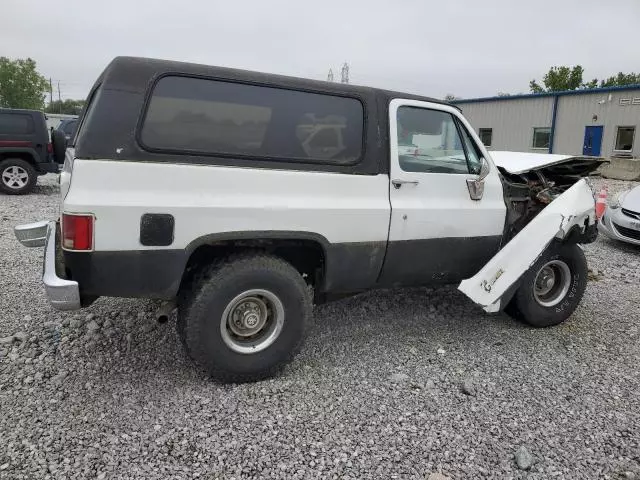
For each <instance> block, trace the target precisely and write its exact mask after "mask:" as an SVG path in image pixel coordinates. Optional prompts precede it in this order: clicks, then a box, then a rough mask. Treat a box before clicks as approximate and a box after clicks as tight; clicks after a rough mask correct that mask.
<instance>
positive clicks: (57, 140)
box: [51, 130, 67, 164]
mask: <svg viewBox="0 0 640 480" xmlns="http://www.w3.org/2000/svg"><path fill="white" fill-rule="evenodd" d="M51 146H52V147H53V161H54V162H56V163H60V164H62V163H64V155H65V153H66V151H67V139H66V137H65V135H64V132H62V131H61V130H53V131H52V132H51Z"/></svg>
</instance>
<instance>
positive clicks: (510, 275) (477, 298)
mask: <svg viewBox="0 0 640 480" xmlns="http://www.w3.org/2000/svg"><path fill="white" fill-rule="evenodd" d="M491 156H492V158H493V160H494V162H495V164H496V165H497V166H498V168H499V169H500V172H501V174H502V177H503V184H504V191H505V202H506V203H507V221H506V225H505V235H504V242H503V246H502V248H501V249H500V251H499V252H498V253H497V254H496V255H495V256H494V257H493V258H492V259H491V260H490V261H489V262H488V263H487V264H486V265H485V266H484V267H483V268H482V269H481V270H480V271H479V272H478V273H477V274H476V275H475V276H473V277H471V278H469V279H466V280H463V281H462V282H461V283H460V285H459V286H458V289H459V290H460V291H462V292H463V293H464V294H465V295H467V296H468V297H469V298H471V299H472V300H473V301H474V302H475V303H477V304H478V305H480V306H482V307H483V308H484V309H485V310H486V311H488V312H496V311H499V310H500V309H502V308H503V307H504V306H505V304H506V303H507V302H508V301H509V298H510V294H512V293H513V291H514V290H515V287H517V283H518V280H519V279H520V278H521V277H522V275H523V274H524V273H525V272H526V271H527V270H528V269H529V268H530V267H531V266H532V265H533V264H534V263H535V262H536V260H537V259H538V258H539V257H540V255H541V254H542V253H543V252H544V251H545V249H546V248H547V247H548V246H549V244H550V243H551V242H552V241H554V240H559V241H564V242H569V241H570V242H575V243H589V242H592V241H594V240H595V238H596V236H597V230H596V216H595V198H594V193H593V191H592V189H591V187H590V185H589V183H588V182H587V180H586V179H584V178H582V177H585V176H587V175H589V174H590V173H591V172H593V171H595V170H596V169H597V168H598V167H599V166H600V165H602V163H603V160H602V159H599V158H589V157H571V156H566V155H546V154H529V153H516V152H493V153H492V155H491ZM503 297H504V298H503Z"/></svg>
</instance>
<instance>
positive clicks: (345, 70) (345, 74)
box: [340, 62, 349, 83]
mask: <svg viewBox="0 0 640 480" xmlns="http://www.w3.org/2000/svg"><path fill="white" fill-rule="evenodd" d="M340 82H341V83H349V64H348V63H347V62H344V64H343V65H342V70H341V71H340Z"/></svg>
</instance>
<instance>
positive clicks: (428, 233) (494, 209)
mask: <svg viewBox="0 0 640 480" xmlns="http://www.w3.org/2000/svg"><path fill="white" fill-rule="evenodd" d="M402 106H409V107H418V108H427V109H431V110H439V111H443V112H447V113H450V114H452V115H454V116H455V117H457V118H458V119H459V120H460V121H461V122H462V123H463V124H464V125H465V127H466V128H467V131H468V132H469V133H470V134H471V135H472V136H473V137H474V140H475V143H476V144H477V145H478V146H481V145H482V142H480V139H479V138H477V136H476V135H475V132H474V130H473V128H472V127H471V125H469V123H468V122H467V121H466V120H465V118H464V117H463V116H462V115H461V114H460V112H459V111H458V110H457V109H455V108H453V107H449V106H445V105H440V104H435V103H429V102H422V101H417V100H403V99H395V100H392V101H391V102H390V104H389V125H390V132H389V138H390V140H391V147H390V148H391V155H390V158H391V159H393V160H392V162H391V169H390V171H391V179H392V180H401V181H407V182H417V184H412V183H407V184H404V185H403V186H402V187H401V188H394V187H393V186H390V187H389V188H390V192H391V193H390V196H391V206H392V208H393V213H392V215H391V227H390V229H389V241H401V240H419V239H429V238H449V237H483V236H495V235H501V234H502V231H503V229H504V221H505V215H506V207H505V204H504V197H503V193H502V183H501V182H500V177H499V176H498V170H497V169H496V168H495V166H494V165H492V164H491V162H490V160H489V163H490V166H491V171H490V172H489V175H488V176H487V177H486V179H485V189H484V195H483V197H482V199H481V200H479V201H474V200H471V198H470V196H469V190H468V189H467V183H466V182H467V179H469V178H475V177H477V175H473V174H466V175H463V174H450V173H422V172H405V171H403V170H402V169H401V168H400V165H399V163H398V160H397V159H398V151H399V148H401V147H399V146H398V129H397V122H396V118H397V112H398V108H400V107H402ZM480 148H481V150H482V153H483V154H484V155H485V158H489V156H488V154H487V151H486V150H485V149H484V147H480Z"/></svg>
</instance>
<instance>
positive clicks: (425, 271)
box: [379, 235, 502, 287]
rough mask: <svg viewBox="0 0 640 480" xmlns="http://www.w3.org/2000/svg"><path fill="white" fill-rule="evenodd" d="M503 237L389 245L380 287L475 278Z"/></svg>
mask: <svg viewBox="0 0 640 480" xmlns="http://www.w3.org/2000/svg"><path fill="white" fill-rule="evenodd" d="M501 240H502V236H501V235H497V236H486V237H449V238H426V239H420V240H406V241H398V242H389V247H388V248H387V256H386V258H385V261H384V267H383V269H382V273H381V275H380V280H379V284H380V286H387V287H401V286H402V287H410V286H421V285H425V286H427V285H438V284H447V283H457V282H459V281H461V280H464V279H465V278H469V277H472V276H473V275H475V274H476V273H477V272H478V271H479V270H480V269H481V268H482V267H483V266H484V265H485V264H486V263H487V262H488V261H489V260H490V259H491V258H492V257H493V256H494V255H495V254H496V253H498V250H499V249H500V241H501Z"/></svg>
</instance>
